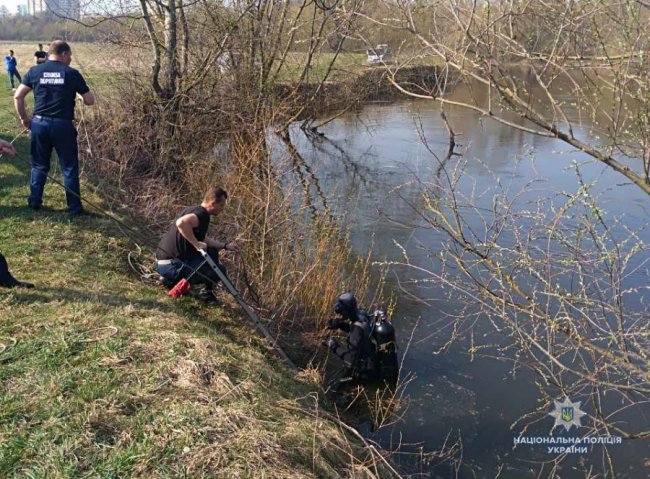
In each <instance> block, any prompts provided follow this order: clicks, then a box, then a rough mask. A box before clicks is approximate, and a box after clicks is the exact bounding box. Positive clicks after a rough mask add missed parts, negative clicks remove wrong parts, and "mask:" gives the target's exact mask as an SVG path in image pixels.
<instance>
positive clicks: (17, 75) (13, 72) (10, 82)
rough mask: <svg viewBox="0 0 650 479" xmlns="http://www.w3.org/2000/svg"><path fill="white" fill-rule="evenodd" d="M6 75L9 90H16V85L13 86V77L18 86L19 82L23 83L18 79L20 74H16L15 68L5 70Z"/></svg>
mask: <svg viewBox="0 0 650 479" xmlns="http://www.w3.org/2000/svg"><path fill="white" fill-rule="evenodd" d="M7 75H9V84H10V85H11V88H16V85H14V77H16V78H18V84H19V85H20V82H21V81H23V79H22V78H20V73H18V70H16V69H15V68H12V69H11V70H7Z"/></svg>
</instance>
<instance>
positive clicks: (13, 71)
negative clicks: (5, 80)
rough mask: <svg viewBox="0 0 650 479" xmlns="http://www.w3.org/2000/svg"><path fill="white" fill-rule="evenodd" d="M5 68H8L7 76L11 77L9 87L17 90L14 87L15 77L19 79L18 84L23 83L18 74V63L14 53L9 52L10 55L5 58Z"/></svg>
mask: <svg viewBox="0 0 650 479" xmlns="http://www.w3.org/2000/svg"><path fill="white" fill-rule="evenodd" d="M5 66H6V67H7V75H9V85H11V86H10V88H11V89H12V90H15V89H16V85H14V77H16V78H18V84H20V82H21V81H22V79H21V78H20V73H18V61H17V60H16V57H15V56H14V51H13V50H9V55H7V56H5Z"/></svg>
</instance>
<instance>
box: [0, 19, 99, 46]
mask: <svg viewBox="0 0 650 479" xmlns="http://www.w3.org/2000/svg"><path fill="white" fill-rule="evenodd" d="M96 37H97V32H95V31H93V30H92V29H89V28H86V27H84V26H83V25H80V24H79V23H76V22H72V21H69V20H62V19H58V18H56V17H52V16H49V15H43V16H39V17H31V16H20V15H15V16H9V15H5V16H0V40H41V41H44V42H47V41H49V40H52V39H55V38H63V39H66V40H69V41H85V42H86V41H93V40H95V39H96Z"/></svg>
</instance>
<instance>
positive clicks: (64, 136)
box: [27, 118, 83, 213]
mask: <svg viewBox="0 0 650 479" xmlns="http://www.w3.org/2000/svg"><path fill="white" fill-rule="evenodd" d="M52 149H54V150H56V154H57V156H58V157H59V164H60V165H61V172H62V173H63V184H64V185H65V198H66V201H67V203H68V208H69V210H70V211H71V212H73V213H75V212H81V211H83V207H82V206H81V192H80V190H79V151H78V149H77V129H76V128H75V127H74V124H73V123H72V120H59V119H56V118H40V119H39V118H34V119H33V120H32V125H31V133H30V136H29V151H30V153H31V157H32V177H31V181H30V185H29V186H30V190H31V191H30V195H29V198H28V199H27V202H28V203H29V206H31V207H32V208H38V207H40V206H41V204H42V203H43V189H44V188H45V182H46V181H47V174H48V172H49V171H50V158H51V156H52Z"/></svg>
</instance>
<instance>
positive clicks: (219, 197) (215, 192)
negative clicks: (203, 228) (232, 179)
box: [203, 186, 228, 203]
mask: <svg viewBox="0 0 650 479" xmlns="http://www.w3.org/2000/svg"><path fill="white" fill-rule="evenodd" d="M227 199H228V192H226V190H224V189H223V188H219V187H217V186H213V187H212V188H210V189H209V190H208V191H206V192H205V195H204V196H203V201H205V202H206V203H209V202H210V201H216V202H217V203H220V202H221V201H226V200H227Z"/></svg>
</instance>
